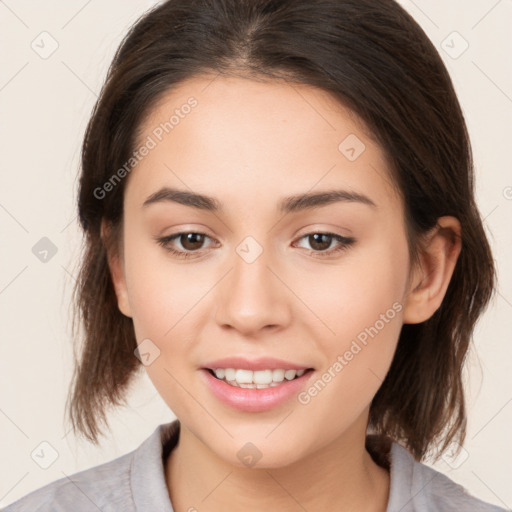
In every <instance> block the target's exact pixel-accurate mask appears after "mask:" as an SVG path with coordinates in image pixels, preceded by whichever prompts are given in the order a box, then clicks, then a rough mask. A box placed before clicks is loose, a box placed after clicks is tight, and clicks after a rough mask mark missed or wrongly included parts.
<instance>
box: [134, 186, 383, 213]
mask: <svg viewBox="0 0 512 512" xmlns="http://www.w3.org/2000/svg"><path fill="white" fill-rule="evenodd" d="M163 202H174V203H178V204H182V205H185V206H191V207H192V208H196V209H199V210H205V211H209V212H213V213H221V212H223V211H224V210H223V206H222V203H221V202H220V201H219V200H218V199H216V198H214V197H211V196H207V195H203V194H197V193H194V192H188V191H186V190H179V189H175V188H169V187H163V188H161V189H160V190H159V191H158V192H155V193H154V194H151V195H150V196H149V197H148V198H147V199H146V200H145V201H144V203H143V205H142V207H143V208H147V207H148V206H150V205H152V204H155V203H163ZM336 202H348V203H361V204H365V205H368V206H371V207H372V208H377V205H376V204H375V203H374V202H373V201H372V200H371V199H370V198H369V197H367V196H365V195H364V194H360V193H358V192H352V191H348V190H326V191H324V192H312V193H305V194H297V195H293V196H288V197H285V198H283V199H281V201H280V202H279V204H278V210H279V212H281V213H292V212H299V211H303V210H310V209H314V208H319V207H322V206H325V205H328V204H331V203H336Z"/></svg>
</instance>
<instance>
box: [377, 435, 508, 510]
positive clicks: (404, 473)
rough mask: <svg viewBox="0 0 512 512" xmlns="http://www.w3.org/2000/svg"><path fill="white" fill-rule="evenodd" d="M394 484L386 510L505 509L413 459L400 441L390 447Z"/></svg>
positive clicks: (392, 484) (392, 482) (392, 481)
mask: <svg viewBox="0 0 512 512" xmlns="http://www.w3.org/2000/svg"><path fill="white" fill-rule="evenodd" d="M390 465H391V468H390V471H391V474H390V475H391V488H390V499H389V504H388V509H387V511H386V512H398V511H399V510H400V511H401V512H427V511H431V510H436V511H439V512H452V511H453V512H455V511H457V512H466V511H467V512H470V511H471V512H504V511H505V509H503V508H500V507H497V506H496V505H492V504H490V503H487V502H485V501H482V500H480V499H478V498H476V497H474V496H472V495H471V494H469V493H468V491H467V490H466V489H465V488H464V487H463V486H462V485H460V484H457V483H456V482H454V481H453V480H451V479H450V478H449V477H447V476H446V475H444V474H443V473H441V472H439V471H436V470H435V469H433V468H431V467H429V466H426V465H425V464H422V463H420V462H418V461H416V460H415V459H414V457H413V456H412V454H411V453H410V452H409V451H408V450H407V449H405V448H404V447H403V446H401V445H400V444H398V443H396V442H393V443H392V445H391V451H390Z"/></svg>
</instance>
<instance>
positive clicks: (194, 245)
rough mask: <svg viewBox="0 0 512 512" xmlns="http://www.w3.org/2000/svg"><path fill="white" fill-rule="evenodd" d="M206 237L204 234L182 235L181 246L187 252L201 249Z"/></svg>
mask: <svg viewBox="0 0 512 512" xmlns="http://www.w3.org/2000/svg"><path fill="white" fill-rule="evenodd" d="M204 237H205V235H204V234H202V233H182V234H180V235H179V238H178V239H179V241H180V243H181V246H182V247H183V248H184V249H185V250H187V251H194V250H197V249H201V247H202V245H203V243H204Z"/></svg>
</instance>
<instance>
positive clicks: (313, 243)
mask: <svg viewBox="0 0 512 512" xmlns="http://www.w3.org/2000/svg"><path fill="white" fill-rule="evenodd" d="M299 240H306V241H307V243H308V245H309V246H310V248H311V249H310V250H309V252H310V254H311V255H313V256H317V257H324V256H331V255H334V254H336V253H339V252H341V251H344V250H346V249H348V248H349V247H350V246H351V245H353V244H354V243H355V241H356V240H355V238H349V237H345V236H341V235H337V234H335V233H309V234H307V235H304V236H302V237H301V238H300V239H299ZM333 242H335V244H334V247H331V244H332V243H333Z"/></svg>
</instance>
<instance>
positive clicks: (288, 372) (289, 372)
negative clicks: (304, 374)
mask: <svg viewBox="0 0 512 512" xmlns="http://www.w3.org/2000/svg"><path fill="white" fill-rule="evenodd" d="M296 375H297V370H286V371H285V372H284V378H285V379H286V380H292V379H294V378H295V376H296Z"/></svg>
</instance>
